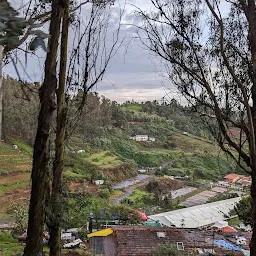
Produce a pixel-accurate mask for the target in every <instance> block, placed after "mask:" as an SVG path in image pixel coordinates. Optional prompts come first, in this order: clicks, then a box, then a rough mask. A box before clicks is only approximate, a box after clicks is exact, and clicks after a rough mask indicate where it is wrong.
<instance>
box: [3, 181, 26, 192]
mask: <svg viewBox="0 0 256 256" xmlns="http://www.w3.org/2000/svg"><path fill="white" fill-rule="evenodd" d="M28 185H29V182H21V183H16V184H13V185H10V186H0V192H3V191H7V190H14V189H17V188H24V187H27V186H28Z"/></svg>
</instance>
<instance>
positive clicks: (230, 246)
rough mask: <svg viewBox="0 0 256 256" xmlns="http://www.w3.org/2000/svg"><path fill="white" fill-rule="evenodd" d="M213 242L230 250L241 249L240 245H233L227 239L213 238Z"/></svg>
mask: <svg viewBox="0 0 256 256" xmlns="http://www.w3.org/2000/svg"><path fill="white" fill-rule="evenodd" d="M213 242H214V243H215V244H217V245H219V246H221V247H223V248H225V249H226V250H229V251H241V248H240V247H239V246H237V245H233V244H231V243H229V242H227V241H225V240H213Z"/></svg>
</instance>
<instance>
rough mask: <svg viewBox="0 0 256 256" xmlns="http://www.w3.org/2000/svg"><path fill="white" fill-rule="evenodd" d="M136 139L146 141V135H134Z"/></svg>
mask: <svg viewBox="0 0 256 256" xmlns="http://www.w3.org/2000/svg"><path fill="white" fill-rule="evenodd" d="M135 140H136V141H148V135H135Z"/></svg>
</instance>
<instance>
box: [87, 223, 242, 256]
mask: <svg viewBox="0 0 256 256" xmlns="http://www.w3.org/2000/svg"><path fill="white" fill-rule="evenodd" d="M88 238H89V239H90V249H91V251H92V252H93V253H94V255H104V256H151V255H152V252H153V250H154V248H155V247H156V246H157V245H161V244H168V245H172V246H174V247H176V248H177V250H181V251H186V252H188V253H192V252H193V253H195V251H197V252H199V251H202V252H207V251H210V250H211V251H215V252H216V253H217V255H227V251H228V249H225V248H219V247H218V246H214V244H213V232H212V231H200V230H191V229H177V228H170V227H152V226H151V227H148V226H134V225H132V226H112V227H111V228H107V229H104V230H100V231H97V232H94V233H91V234H89V235H88ZM214 239H216V241H220V240H221V241H225V237H224V236H223V234H218V233H216V234H215V236H214ZM233 246H234V247H237V248H239V246H237V245H236V244H233ZM232 248H233V247H232Z"/></svg>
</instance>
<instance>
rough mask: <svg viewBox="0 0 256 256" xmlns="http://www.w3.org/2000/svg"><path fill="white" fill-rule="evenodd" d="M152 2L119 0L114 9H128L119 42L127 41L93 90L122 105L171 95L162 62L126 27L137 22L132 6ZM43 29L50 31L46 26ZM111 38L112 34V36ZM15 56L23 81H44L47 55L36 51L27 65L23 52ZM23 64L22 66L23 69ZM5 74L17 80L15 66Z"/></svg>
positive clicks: (145, 6)
mask: <svg viewBox="0 0 256 256" xmlns="http://www.w3.org/2000/svg"><path fill="white" fill-rule="evenodd" d="M10 2H11V4H12V6H14V7H15V8H16V9H17V8H19V7H20V5H21V1H19V0H11V1H10ZM22 3H23V5H24V4H25V3H26V1H25V0H24V1H22ZM149 3H150V0H127V1H126V3H125V4H124V2H123V0H119V2H116V4H115V5H114V6H113V7H112V10H113V11H114V12H118V9H119V8H125V12H124V14H123V18H122V26H121V32H120V39H121V40H122V39H123V40H124V42H123V44H122V45H121V47H120V48H119V50H118V52H117V53H116V54H115V56H114V57H113V58H112V59H111V61H110V63H109V66H108V68H107V71H106V73H105V75H104V77H103V80H102V81H101V82H100V83H99V84H98V85H97V86H96V87H95V88H94V89H95V90H94V91H97V92H98V93H99V94H102V95H104V96H105V97H107V98H109V99H111V100H114V101H117V102H119V103H122V102H125V101H127V100H130V101H131V100H134V101H139V102H141V101H147V100H159V101H160V100H161V99H162V97H164V96H166V95H167V94H168V95H170V92H169V89H170V86H169V82H168V81H167V80H166V79H164V78H163V72H164V68H163V66H162V65H161V64H160V61H159V60H158V59H157V58H156V56H154V55H153V54H152V53H151V52H149V50H148V49H146V47H145V46H143V45H142V43H141V42H140V40H139V39H138V38H137V39H136V38H135V37H136V33H135V32H134V31H135V29H134V28H132V27H131V26H129V25H127V23H132V22H134V17H133V12H134V7H133V5H135V6H138V7H140V8H141V9H143V10H149V9H150V8H151V7H150V5H149ZM83 11H85V10H82V12H83ZM44 29H45V30H46V31H47V27H45V28H44ZM111 36H112V35H111V34H110V35H109V37H111ZM13 57H14V60H15V62H16V66H17V67H18V70H19V76H20V78H21V79H24V80H27V81H30V82H35V81H39V82H41V81H42V80H43V65H44V60H45V53H44V52H43V51H42V50H37V52H36V56H33V55H27V57H26V65H24V62H25V55H24V53H23V52H19V53H18V54H17V55H16V54H15V55H14V56H13ZM20 63H23V66H24V68H22V67H21V65H20ZM4 73H5V74H8V75H10V76H13V77H17V72H16V69H15V67H14V65H13V64H8V65H7V66H5V67H4Z"/></svg>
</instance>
